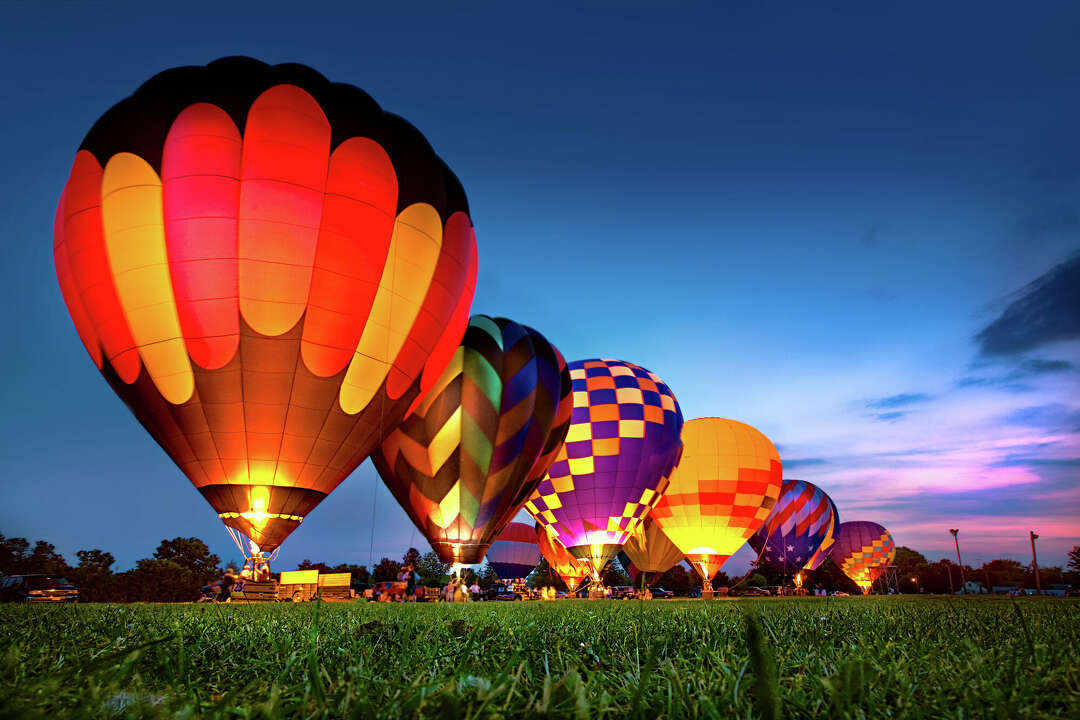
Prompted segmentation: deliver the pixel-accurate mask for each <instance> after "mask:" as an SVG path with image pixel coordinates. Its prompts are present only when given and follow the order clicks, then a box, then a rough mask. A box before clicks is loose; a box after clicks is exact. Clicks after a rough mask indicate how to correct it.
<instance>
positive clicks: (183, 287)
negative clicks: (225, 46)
mask: <svg viewBox="0 0 1080 720" xmlns="http://www.w3.org/2000/svg"><path fill="white" fill-rule="evenodd" d="M241 155H242V143H241V139H240V131H239V130H237V129H236V125H234V124H233V121H232V119H231V118H229V116H228V115H227V114H226V113H225V111H224V110H222V109H221V108H218V107H215V106H214V105H209V104H207V103H197V104H195V105H192V106H191V107H189V108H186V109H185V110H184V111H183V112H182V113H180V115H179V116H177V118H176V120H175V121H174V122H173V124H172V127H171V128H170V129H169V134H168V136H167V137H166V138H165V148H164V150H163V151H162V160H161V180H162V188H163V193H164V195H163V211H164V217H165V244H166V246H167V248H168V252H169V269H170V271H171V278H172V285H173V292H174V293H175V295H176V307H177V311H178V313H179V316H180V328H181V329H182V330H183V334H184V339H185V344H186V346H187V350H188V352H189V353H190V354H191V360H192V362H194V363H195V364H196V365H198V366H199V367H203V368H206V369H207V370H216V369H217V368H220V367H224V366H225V364H226V363H228V362H229V361H230V360H232V358H233V355H235V354H236V351H237V349H238V348H239V347H240V316H239V313H238V309H239V288H238V286H237V262H238V260H237V257H238V256H237V217H238V215H239V210H240V160H241Z"/></svg>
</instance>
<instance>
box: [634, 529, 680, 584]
mask: <svg viewBox="0 0 1080 720" xmlns="http://www.w3.org/2000/svg"><path fill="white" fill-rule="evenodd" d="M622 552H623V553H625V554H626V557H627V559H628V560H629V561H630V562H632V563H633V564H634V569H635V570H637V571H643V572H647V573H652V574H656V575H661V574H663V573H666V572H667V571H668V570H670V569H671V568H673V567H675V566H676V565H678V564H679V563H680V562H682V560H683V557H684V555H683V551H682V550H680V549H679V548H678V547H677V546H676V545H675V543H673V542H671V540H670V539H669V538H668V536H667V535H665V534H664V531H663V530H661V529H660V526H659V525H658V524H657V523H656V521H655V520H654V519H653V518H652V517H651V516H650V517H647V518H645V522H644V523H643V524H642V528H641V530H639V531H638V532H636V533H634V534H632V535H631V536H630V537H628V538H627V539H626V543H625V544H623V547H622ZM627 571H628V572H629V568H627Z"/></svg>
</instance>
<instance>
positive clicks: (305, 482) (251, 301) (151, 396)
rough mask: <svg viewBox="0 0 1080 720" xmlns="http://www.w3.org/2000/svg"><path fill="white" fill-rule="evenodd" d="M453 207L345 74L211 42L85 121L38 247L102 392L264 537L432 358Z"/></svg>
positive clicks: (320, 488)
mask: <svg viewBox="0 0 1080 720" xmlns="http://www.w3.org/2000/svg"><path fill="white" fill-rule="evenodd" d="M241 129H242V132H241ZM467 213H468V206H467V203H466V200H465V195H464V192H463V190H462V189H461V186H460V183H458V182H457V179H456V178H454V176H453V175H452V174H451V173H450V171H449V170H448V169H447V168H446V166H445V165H444V164H443V163H442V161H441V160H439V158H438V157H437V156H436V155H435V154H434V153H433V152H432V150H431V148H430V146H429V145H428V144H427V142H426V141H425V140H424V139H423V137H422V136H421V135H420V134H419V133H418V132H416V130H415V129H414V128H412V126H410V125H408V123H406V122H405V121H403V120H401V119H400V118H397V117H396V116H393V115H389V114H386V113H383V112H382V110H381V109H380V108H379V107H378V105H376V104H375V103H374V101H372V100H371V98H369V97H368V96H367V95H366V94H364V93H363V92H362V91H360V90H358V89H356V88H353V87H350V86H347V85H342V84H331V83H329V82H328V81H326V79H325V78H323V77H322V76H321V75H318V73H316V72H315V71H313V70H311V69H310V68H305V67H303V66H299V65H279V66H274V67H271V66H268V65H264V64H262V63H259V62H257V61H254V60H250V59H246V58H227V59H224V60H219V61H217V62H214V63H211V64H210V65H208V66H206V67H187V68H178V69H174V70H169V71H166V72H164V73H161V74H159V75H157V76H155V77H154V78H152V79H151V80H150V81H148V82H147V83H146V84H145V85H143V86H142V87H141V88H140V89H139V90H138V91H137V92H136V93H135V94H134V95H132V96H131V97H130V98H128V99H126V100H124V101H122V102H121V103H119V104H117V105H116V106H114V107H113V108H112V109H110V110H109V111H108V112H107V113H106V114H105V115H104V116H103V117H102V118H101V119H100V120H98V122H97V123H96V124H95V125H94V127H93V128H92V129H91V131H90V132H89V134H88V135H87V137H86V139H85V140H84V141H83V144H82V146H81V148H80V149H79V151H78V152H77V154H76V156H75V161H74V163H73V165H72V170H71V174H70V177H69V180H68V183H67V186H66V187H65V190H64V192H63V193H62V194H61V199H60V205H59V207H58V209H57V221H56V224H55V227H54V258H55V262H56V268H57V278H58V280H59V282H60V285H61V290H62V292H63V295H64V299H65V302H66V303H67V306H68V309H69V311H70V313H71V315H72V319H73V321H74V322H75V325H76V329H77V330H78V332H79V336H80V338H81V339H82V340H83V344H84V346H85V347H86V349H87V351H88V352H89V353H90V356H91V358H92V359H93V360H94V362H95V364H97V365H98V367H99V368H100V369H101V371H102V373H103V375H104V376H105V377H106V379H107V380H108V381H109V383H110V384H111V385H112V387H113V389H114V390H115V391H116V392H117V394H119V395H120V396H121V398H122V399H123V400H124V401H125V402H126V403H127V404H128V406H129V407H130V408H131V409H132V411H133V412H134V414H135V416H136V417H137V418H138V420H139V421H140V422H141V423H142V424H143V426H144V427H146V429H147V430H148V431H149V432H150V434H151V435H152V436H153V437H154V439H155V440H156V441H157V442H158V443H159V444H160V445H161V446H162V447H163V448H164V449H165V451H166V452H167V453H168V454H169V456H170V457H171V458H172V459H173V460H174V461H175V462H176V464H177V465H178V466H179V467H180V468H181V470H182V471H183V472H184V474H185V475H187V476H188V478H189V479H190V480H191V482H192V483H193V484H194V485H195V486H196V487H197V488H199V490H200V492H202V494H203V495H204V497H206V499H207V500H208V501H209V502H210V503H211V505H213V507H214V508H215V510H216V511H217V512H218V514H219V516H220V517H221V518H222V519H223V520H224V521H225V522H226V524H228V525H230V526H232V527H235V528H237V529H239V530H241V531H242V532H244V533H245V534H247V535H248V536H249V537H251V538H252V539H253V540H254V541H255V542H256V543H258V544H259V545H260V546H261V547H262V549H263V550H267V551H268V550H273V549H274V548H275V547H276V546H277V545H278V544H280V542H281V541H282V540H283V539H284V537H285V536H286V535H288V533H289V532H291V530H292V529H294V528H295V527H296V525H297V524H298V523H299V522H301V520H302V519H303V517H304V516H306V515H307V514H308V513H309V512H310V511H311V509H312V508H314V507H315V505H317V504H318V503H319V501H321V499H322V498H323V497H325V496H326V494H327V493H329V492H330V491H331V490H333V489H334V487H336V486H337V485H338V484H339V483H340V482H341V480H342V479H343V478H344V477H345V476H346V475H348V474H349V473H350V472H351V471H352V470H353V469H354V468H355V467H356V466H357V465H358V464H359V463H360V462H361V461H362V460H363V459H364V458H365V457H366V456H367V455H368V454H369V453H370V452H371V450H372V448H373V447H374V446H375V444H376V443H378V442H379V440H380V439H381V438H382V437H383V436H384V435H385V434H386V432H387V431H388V430H389V428H391V427H393V425H394V424H396V422H397V421H398V420H399V419H400V418H401V417H402V416H403V415H404V413H405V411H406V409H407V408H408V407H409V406H410V404H411V403H412V402H413V401H414V399H415V398H416V397H417V396H418V395H419V388H420V386H421V384H422V374H423V373H429V374H434V375H437V374H438V373H440V372H441V371H442V366H441V365H440V366H439V367H438V368H437V370H433V369H432V367H431V366H430V363H431V361H432V358H434V357H435V356H436V354H438V353H442V354H441V355H440V358H445V357H446V353H445V350H440V348H444V347H446V345H447V343H449V344H450V345H451V346H453V345H456V343H457V342H458V341H459V340H460V337H461V333H462V332H463V330H464V327H465V323H466V321H467V316H468V306H469V304H470V303H471V299H472V294H473V289H474V287H475V276H476V246H475V238H474V236H473V233H472V227H471V223H470V222H469V221H468V215H467ZM391 300H392V301H391ZM447 336H449V339H447ZM441 361H442V362H443V363H445V359H442V360H441Z"/></svg>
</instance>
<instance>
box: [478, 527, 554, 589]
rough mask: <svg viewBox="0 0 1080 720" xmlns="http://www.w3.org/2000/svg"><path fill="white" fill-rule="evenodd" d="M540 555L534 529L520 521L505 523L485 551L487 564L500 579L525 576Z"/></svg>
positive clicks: (533, 566)
mask: <svg viewBox="0 0 1080 720" xmlns="http://www.w3.org/2000/svg"><path fill="white" fill-rule="evenodd" d="M541 557H542V556H541V554H540V547H539V546H538V545H537V544H536V530H535V529H534V528H533V526H532V525H530V524H528V523H520V522H512V523H510V524H509V525H507V526H506V529H505V530H503V531H502V532H501V533H499V536H498V537H497V538H495V542H493V543H491V547H489V548H488V551H487V561H488V565H490V566H491V569H492V570H494V571H495V574H496V575H498V576H499V578H500V579H502V580H514V579H516V578H524V577H527V576H528V575H529V573H531V572H532V571H533V569H534V568H535V567H536V564H537V563H538V562H540V558H541Z"/></svg>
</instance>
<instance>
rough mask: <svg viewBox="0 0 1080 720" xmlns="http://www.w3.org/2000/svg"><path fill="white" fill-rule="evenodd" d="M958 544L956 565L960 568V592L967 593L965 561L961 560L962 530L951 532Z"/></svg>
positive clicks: (952, 530) (954, 529)
mask: <svg viewBox="0 0 1080 720" xmlns="http://www.w3.org/2000/svg"><path fill="white" fill-rule="evenodd" d="M949 532H951V533H952V539H953V542H955V543H956V564H957V565H959V566H960V592H967V580H965V579H964V561H963V560H961V559H960V528H953V529H951V530H949Z"/></svg>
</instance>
